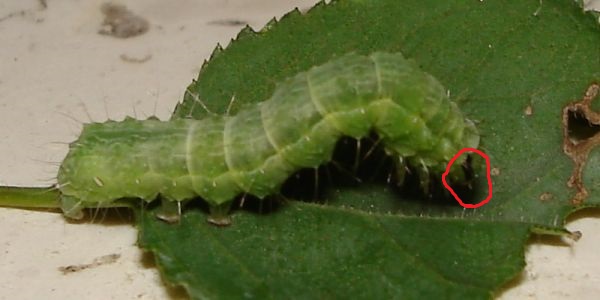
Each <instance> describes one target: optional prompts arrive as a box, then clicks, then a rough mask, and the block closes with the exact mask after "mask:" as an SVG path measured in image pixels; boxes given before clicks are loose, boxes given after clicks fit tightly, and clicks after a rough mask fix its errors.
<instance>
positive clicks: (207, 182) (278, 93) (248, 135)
mask: <svg viewBox="0 0 600 300" xmlns="http://www.w3.org/2000/svg"><path fill="white" fill-rule="evenodd" d="M371 132H375V133H376V134H377V135H378V137H379V138H380V139H381V140H382V141H381V144H382V145H383V147H384V149H385V151H386V153H387V154H389V155H390V156H393V157H395V158H396V159H395V160H396V161H398V162H403V164H404V163H406V162H408V163H410V164H412V165H416V166H421V167H422V168H423V169H424V170H429V171H431V172H439V173H441V172H443V171H444V169H445V167H446V164H447V163H448V161H449V160H450V159H451V158H452V156H453V155H454V154H455V153H456V152H458V151H459V150H460V149H461V148H464V147H472V148H476V147H477V146H478V144H479V135H478V132H477V129H476V128H475V126H474V125H473V123H472V122H471V121H469V120H468V119H465V117H464V116H463V115H462V113H461V112H460V110H459V109H458V107H457V106H456V104H455V103H454V102H452V101H450V100H449V98H448V96H447V93H446V89H445V88H444V87H443V86H442V85H441V84H440V83H439V82H438V81H437V80H436V79H435V78H434V77H432V76H431V75H429V74H427V73H425V72H423V71H422V70H420V69H419V68H418V67H417V66H416V64H415V63H414V62H412V61H410V60H407V59H405V58H404V57H403V56H402V55H401V54H400V53H380V52H376V53H373V54H371V55H369V56H361V55H357V54H347V55H345V56H342V57H340V58H337V59H333V60H331V61H329V62H327V63H325V64H323V65H321V66H317V67H313V68H312V69H310V70H308V71H306V72H302V73H299V74H297V75H296V76H294V77H292V78H289V79H288V80H286V81H284V82H282V83H281V84H279V85H278V87H277V88H276V89H275V91H274V93H273V95H272V96H271V98H269V99H267V100H266V101H264V102H260V103H257V104H255V105H252V106H248V107H246V109H244V110H242V111H240V112H239V113H238V114H237V115H235V116H215V117H210V118H206V119H202V120H191V119H179V120H171V121H159V120H156V119H148V120H134V119H131V118H127V119H125V120H124V121H121V122H115V121H108V122H106V123H93V124H86V125H85V126H84V128H83V131H82V133H81V136H80V137H79V138H78V139H77V140H76V141H75V142H73V143H72V144H71V145H70V151H69V153H68V154H67V157H66V158H65V160H64V161H63V163H62V165H61V167H60V171H59V174H58V187H59V189H60V191H61V193H62V201H61V202H62V209H63V211H64V213H65V215H66V216H68V217H74V218H77V217H80V215H81V209H82V208H86V207H102V206H110V203H111V202H113V201H115V200H117V199H121V198H132V197H133V198H141V199H144V200H145V201H152V200H154V199H156V198H157V197H158V196H159V195H160V196H161V198H163V199H165V200H167V201H176V202H177V203H179V202H181V201H184V200H189V199H192V198H195V197H198V196H199V197H201V198H203V199H204V200H205V201H206V202H207V203H208V204H209V205H210V206H211V207H214V208H220V207H227V206H228V204H229V203H231V202H232V201H233V199H234V198H235V197H236V196H238V195H239V194H242V193H247V194H252V195H254V196H257V197H259V198H263V197H266V196H268V195H272V194H276V193H277V192H278V190H279V188H280V186H281V184H282V183H283V182H284V181H285V180H286V179H287V178H288V177H289V176H290V175H291V174H293V173H295V172H297V171H298V170H300V169H302V168H311V167H317V166H319V165H321V164H323V163H326V162H328V161H329V160H330V159H331V156H332V152H333V150H334V147H335V144H336V142H337V141H338V140H339V139H340V138H341V137H342V136H350V137H353V138H356V139H360V138H362V137H365V136H367V135H369V134H370V133H371ZM403 164H398V166H397V167H398V168H404V165H403ZM459 164H460V163H459ZM459 164H455V165H459Z"/></svg>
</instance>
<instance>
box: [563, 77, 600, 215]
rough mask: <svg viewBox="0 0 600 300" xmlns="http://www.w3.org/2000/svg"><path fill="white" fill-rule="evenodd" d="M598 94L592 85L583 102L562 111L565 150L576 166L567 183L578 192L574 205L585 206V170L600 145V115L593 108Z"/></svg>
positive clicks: (599, 86)
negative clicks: (587, 162) (591, 154)
mask: <svg viewBox="0 0 600 300" xmlns="http://www.w3.org/2000/svg"><path fill="white" fill-rule="evenodd" d="M599 91H600V85H599V84H597V83H593V84H591V85H590V86H589V87H588V88H587V90H586V91H585V94H584V95H583V98H582V99H581V100H579V101H575V102H572V103H569V104H568V105H567V106H565V107H564V108H563V115H562V124H563V151H564V152H565V154H566V155H568V156H569V157H570V158H571V159H572V160H573V162H574V163H575V167H574V168H573V173H572V174H571V177H570V178H569V181H568V182H567V185H568V186H569V187H574V188H576V189H577V193H576V194H575V196H574V197H573V198H572V199H571V203H572V204H573V205H579V204H582V203H583V201H584V200H585V199H586V198H587V197H588V191H587V190H586V188H585V186H584V184H583V167H584V166H585V163H586V161H587V158H588V155H589V153H590V150H592V148H594V147H595V146H596V145H598V144H600V113H598V112H595V111H593V110H592V108H591V107H590V106H591V103H592V100H593V99H594V98H596V97H597V96H598V93H599Z"/></svg>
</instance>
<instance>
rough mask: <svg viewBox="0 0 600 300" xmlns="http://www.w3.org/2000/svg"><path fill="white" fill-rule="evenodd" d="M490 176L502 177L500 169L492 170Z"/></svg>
mask: <svg viewBox="0 0 600 300" xmlns="http://www.w3.org/2000/svg"><path fill="white" fill-rule="evenodd" d="M490 175H492V176H498V175H500V169H498V168H492V170H491V171H490Z"/></svg>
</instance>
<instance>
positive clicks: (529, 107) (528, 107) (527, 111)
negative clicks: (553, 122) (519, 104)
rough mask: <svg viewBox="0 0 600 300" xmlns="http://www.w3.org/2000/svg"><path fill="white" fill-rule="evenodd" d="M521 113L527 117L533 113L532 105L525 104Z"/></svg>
mask: <svg viewBox="0 0 600 300" xmlns="http://www.w3.org/2000/svg"><path fill="white" fill-rule="evenodd" d="M523 113H524V114H525V115H526V116H528V117H529V116H531V115H533V107H531V105H527V106H526V107H525V109H524V110H523Z"/></svg>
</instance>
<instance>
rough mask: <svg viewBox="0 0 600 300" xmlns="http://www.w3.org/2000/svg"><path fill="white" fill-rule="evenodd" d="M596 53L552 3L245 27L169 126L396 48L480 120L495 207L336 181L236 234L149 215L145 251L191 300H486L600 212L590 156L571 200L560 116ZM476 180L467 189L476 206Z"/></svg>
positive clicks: (454, 6) (436, 7)
mask: <svg viewBox="0 0 600 300" xmlns="http://www.w3.org/2000/svg"><path fill="white" fill-rule="evenodd" d="M598 49H600V34H599V26H598V22H597V20H596V19H595V17H593V16H591V15H589V14H584V13H583V12H582V10H581V8H580V7H579V6H577V4H575V3H574V2H573V1H559V0H554V1H548V0H546V1H543V2H540V1H538V0H526V1H523V0H514V1H462V0H460V1H459V0H457V1H433V0H430V1H422V0H404V1H398V0H379V1H374V0H373V1H368V0H360V1H359V0H348V1H333V2H332V3H331V4H327V5H325V4H319V5H317V6H316V7H315V8H313V9H311V10H310V11H309V12H308V13H307V14H304V15H303V14H300V13H299V12H298V11H294V12H292V13H290V14H288V15H287V16H285V17H283V18H282V19H281V20H280V21H278V22H272V23H271V24H269V25H268V26H267V27H266V29H263V30H262V31H261V32H259V33H254V32H252V31H251V30H250V29H245V30H243V31H242V32H241V33H240V34H239V35H238V38H237V40H235V41H234V42H233V43H231V44H230V45H229V46H228V47H227V48H226V49H225V50H222V49H221V48H220V47H219V48H217V50H215V52H214V53H213V56H212V58H211V59H210V61H209V62H207V63H206V64H205V65H204V66H203V68H202V70H201V72H200V75H199V77H198V81H197V82H195V83H193V84H192V85H191V86H190V87H189V88H188V93H187V94H186V97H185V99H184V102H183V103H182V104H180V105H179V106H178V108H177V110H176V111H175V113H174V115H173V118H178V117H194V118H202V117H203V116H204V115H205V114H206V113H205V111H204V110H203V109H202V106H201V105H199V104H198V101H195V99H202V101H203V102H204V103H205V104H206V106H207V107H208V108H209V109H210V110H211V111H214V112H217V113H223V112H225V111H226V109H227V107H228V106H229V104H230V100H231V99H232V97H235V102H234V106H233V107H232V110H231V112H235V111H236V110H237V109H239V108H240V107H241V106H242V104H244V103H253V102H258V101H262V100H265V99H267V98H268V97H269V95H270V94H271V92H272V91H273V89H274V87H275V84H276V83H277V82H280V81H282V80H283V79H285V78H286V77H289V76H291V75H293V74H296V73H297V72H300V71H304V70H307V69H308V68H309V67H311V66H314V65H317V64H321V63H324V62H326V61H327V60H329V59H331V58H332V57H335V56H339V55H343V54H344V53H347V52H350V51H354V52H358V53H362V54H368V53H370V52H373V51H376V50H377V51H390V52H392V51H401V52H402V53H403V54H405V56H407V57H409V58H413V59H415V60H416V61H417V62H418V63H419V64H420V65H421V67H422V68H423V69H424V70H425V71H427V72H429V73H431V74H433V75H434V76H435V77H436V78H438V79H439V80H440V81H441V82H442V83H443V84H444V85H445V86H446V87H447V88H448V89H449V91H450V93H451V94H452V95H454V96H455V98H456V99H458V100H457V101H458V102H459V106H460V108H461V110H462V111H463V112H465V113H466V114H467V116H468V117H469V118H470V119H474V120H477V121H478V125H477V126H478V128H479V130H480V132H481V135H482V145H481V147H480V148H481V149H482V150H484V151H485V152H486V153H487V154H488V155H489V156H490V159H491V162H492V166H493V167H494V168H495V170H496V171H497V172H496V173H498V175H496V176H494V177H493V182H494V193H493V195H494V196H493V198H492V200H491V201H490V202H489V203H488V204H487V205H485V206H484V207H482V208H479V209H473V210H464V209H463V208H462V207H460V206H458V204H456V203H440V202H436V199H433V200H423V199H419V197H418V196H415V195H412V194H408V195H406V194H401V195H399V194H398V193H394V192H391V191H390V188H389V187H388V186H386V185H365V184H363V185H358V186H356V187H355V186H351V187H347V186H334V187H331V188H330V190H329V192H328V193H327V194H326V195H325V197H323V198H322V199H321V200H322V201H323V202H325V203H328V206H325V205H323V206H317V205H311V204H305V203H297V202H288V203H286V204H284V205H283V208H282V209H281V210H279V211H275V212H272V213H270V214H267V215H257V214H250V213H247V212H236V213H235V215H234V220H233V225H232V226H231V227H230V228H215V227H210V226H207V225H206V224H205V222H204V217H203V215H202V214H201V213H199V212H196V211H194V210H193V209H190V210H189V211H187V212H186V213H185V214H184V219H183V221H182V223H181V224H179V225H176V226H167V225H164V224H160V223H159V222H157V221H156V220H155V218H152V217H150V216H147V215H143V216H141V217H140V218H139V222H140V223H139V226H140V230H141V237H140V243H141V245H142V247H145V248H147V249H150V250H152V251H153V252H154V253H155V254H156V256H157V259H158V263H159V265H160V267H161V268H162V269H163V271H164V275H165V278H167V279H168V280H169V281H170V282H172V283H175V284H181V285H184V286H185V287H186V289H187V291H188V292H189V293H190V295H191V296H192V297H193V298H203V297H214V298H228V297H236V298H237V297H242V296H244V295H246V296H256V297H261V298H263V297H265V298H283V297H290V296H293V297H298V298H300V297H303V296H305V297H309V296H311V297H319V296H321V297H343V296H348V295H351V296H353V297H354V298H356V297H360V298H373V297H399V298H417V297H419V298H427V296H430V297H435V298H441V297H444V298H463V297H469V298H487V297H490V295H492V293H493V292H494V291H497V290H498V289H499V288H500V287H501V286H502V284H503V283H505V282H506V281H507V280H509V279H510V278H512V277H514V276H515V275H516V274H518V273H519V271H520V270H521V268H522V266H523V257H522V256H523V253H522V249H523V247H524V241H525V240H526V238H527V236H528V233H529V230H530V229H531V228H532V227H534V228H537V229H538V230H540V228H546V229H548V230H554V231H555V232H557V233H558V232H560V229H561V228H562V225H563V222H564V219H565V217H566V216H567V215H568V214H569V213H570V212H572V211H574V210H577V209H580V208H582V207H584V206H598V205H599V204H600V197H598V196H597V194H596V193H595V191H596V190H597V184H594V183H595V182H596V181H597V180H598V179H597V178H600V176H599V175H600V170H599V169H598V168H597V167H594V165H598V164H593V163H592V162H593V161H597V160H598V159H600V158H598V155H597V154H596V153H597V151H596V152H592V154H591V156H590V163H589V164H588V166H589V167H588V168H587V169H586V170H585V171H586V173H585V174H586V177H585V179H586V180H585V182H586V184H587V185H588V186H589V190H590V193H591V195H590V197H589V198H588V199H587V200H586V202H585V203H584V204H583V205H581V206H577V207H576V206H573V205H572V204H571V202H570V199H571V197H572V196H573V195H574V190H572V189H569V188H568V187H567V185H566V182H567V180H568V178H569V176H570V174H571V171H572V168H573V164H572V162H571V160H570V158H569V157H567V156H566V155H565V154H563V152H562V124H561V112H562V108H563V107H564V105H565V104H567V103H569V102H570V101H573V100H575V99H580V98H581V96H582V94H583V92H584V91H585V89H586V88H587V86H588V85H589V83H590V82H593V81H598V80H600V51H599V50H598ZM526 108H531V111H532V114H529V113H525V112H524V111H525V110H526ZM485 185H486V182H485V180H480V181H479V182H478V183H477V184H476V186H475V191H476V192H475V194H474V198H475V199H484V198H485V196H486V194H487V190H486V188H485ZM349 206H352V207H354V209H347V208H345V207H349ZM361 211H362V212H361ZM342 229H344V230H342ZM286 270H288V271H289V273H286ZM466 275H468V276H466ZM428 293H431V294H428Z"/></svg>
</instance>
